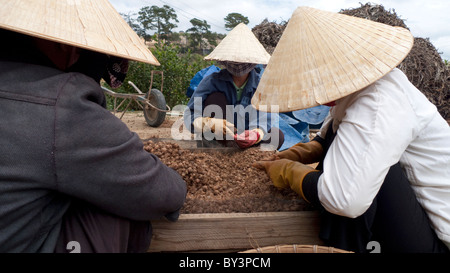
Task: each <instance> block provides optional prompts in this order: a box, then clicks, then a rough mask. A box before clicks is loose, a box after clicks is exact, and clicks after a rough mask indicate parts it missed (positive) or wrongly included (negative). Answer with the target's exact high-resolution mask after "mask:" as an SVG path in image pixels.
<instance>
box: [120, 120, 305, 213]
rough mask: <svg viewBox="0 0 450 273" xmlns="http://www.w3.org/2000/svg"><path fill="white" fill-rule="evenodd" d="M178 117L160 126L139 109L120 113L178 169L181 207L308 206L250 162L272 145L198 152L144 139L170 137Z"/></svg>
mask: <svg viewBox="0 0 450 273" xmlns="http://www.w3.org/2000/svg"><path fill="white" fill-rule="evenodd" d="M179 118H180V117H166V120H165V121H164V123H163V124H162V125H161V126H160V127H158V128H152V127H150V126H148V125H147V124H146V123H145V119H144V116H143V114H142V113H139V112H134V113H126V114H125V115H124V117H123V118H122V121H124V122H125V124H127V125H128V126H129V128H130V130H132V131H134V132H136V133H137V134H138V135H139V136H140V138H141V139H143V142H144V149H145V150H146V151H148V152H150V153H152V154H154V155H156V156H158V158H159V159H161V161H162V162H164V163H165V164H166V165H167V166H169V167H171V168H172V169H174V170H175V171H177V172H178V173H179V174H180V175H181V176H182V177H183V179H184V180H185V181H186V183H187V186H188V192H187V196H186V202H185V204H184V206H183V208H182V209H181V213H184V214H189V213H233V212H236V213H239V212H243V213H250V212H274V211H300V210H309V209H311V207H310V206H309V205H308V204H307V203H306V202H305V201H304V200H303V199H301V198H300V197H299V196H298V195H297V194H296V193H295V192H293V191H292V190H290V189H285V190H280V189H277V188H276V187H274V186H273V184H272V182H271V181H270V178H269V177H268V176H267V174H266V173H265V172H264V171H261V170H258V169H255V168H253V167H252V166H251V164H252V163H253V162H255V161H257V160H260V159H262V158H265V157H267V156H269V155H270V154H272V153H273V151H262V150H261V149H260V148H258V147H254V148H250V149H246V150H233V151H232V152H218V151H211V152H197V151H195V150H190V149H182V148H180V145H178V144H177V143H174V142H172V141H171V142H169V141H157V142H154V141H152V140H146V139H149V138H155V137H159V138H170V137H171V132H170V131H171V130H170V128H171V127H172V125H173V124H174V122H176V120H177V119H179Z"/></svg>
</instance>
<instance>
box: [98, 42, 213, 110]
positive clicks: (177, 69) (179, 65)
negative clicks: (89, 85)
mask: <svg viewBox="0 0 450 273" xmlns="http://www.w3.org/2000/svg"><path fill="white" fill-rule="evenodd" d="M181 51H182V49H181V48H180V47H179V46H177V45H174V44H169V43H158V44H156V47H155V48H154V49H153V50H152V53H153V55H154V56H155V57H156V59H158V61H159V63H160V64H161V65H160V66H153V65H150V64H145V63H141V62H134V61H133V62H130V67H129V70H128V74H127V77H126V78H125V82H124V84H123V85H122V86H121V87H120V88H118V89H115V90H114V92H117V93H137V92H136V91H135V89H134V88H133V87H132V86H131V85H130V84H128V81H131V82H133V83H134V84H135V85H136V86H137V87H138V88H139V89H140V90H141V91H142V92H144V93H145V92H147V91H148V90H149V88H150V79H151V71H152V70H156V71H163V72H164V82H163V88H162V89H163V90H162V92H163V94H164V98H165V99H166V103H167V104H168V105H169V106H170V107H171V108H172V107H174V106H175V105H179V104H187V102H188V100H189V98H188V97H186V90H187V88H188V87H189V84H190V81H191V79H192V77H194V75H195V73H197V72H198V71H199V70H201V69H203V68H205V67H208V66H210V65H212V64H213V63H214V62H211V61H205V60H203V56H201V55H199V54H193V53H191V52H190V50H188V51H187V52H186V53H181ZM161 78H162V77H161V75H159V74H154V76H153V86H152V88H156V89H158V90H161ZM106 87H107V88H109V87H108V86H106ZM107 99H108V109H110V110H112V109H113V103H114V102H113V99H112V98H111V97H110V96H108V98H107ZM119 103H120V99H118V102H117V104H119ZM126 104H127V103H124V106H123V107H122V109H120V110H123V109H124V108H125V106H126ZM130 109H133V110H141V109H140V107H139V106H137V105H133V106H132V107H131V106H130V108H129V110H130Z"/></svg>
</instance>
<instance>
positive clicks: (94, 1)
mask: <svg viewBox="0 0 450 273" xmlns="http://www.w3.org/2000/svg"><path fill="white" fill-rule="evenodd" d="M0 28H3V29H7V30H11V31H15V32H19V33H23V34H26V35H30V36H34V37H39V38H42V39H46V40H50V41H55V42H59V43H63V44H68V45H73V46H76V47H80V48H85V49H89V50H93V51H97V52H101V53H105V54H108V55H113V56H117V57H122V58H125V59H129V60H135V61H140V62H145V63H150V64H153V65H159V62H158V60H157V59H156V58H155V57H154V56H153V55H152V53H151V52H150V50H149V49H148V47H147V46H146V45H145V43H144V41H142V40H141V39H140V38H139V36H138V35H137V34H136V33H135V32H134V31H133V30H132V29H131V27H130V26H128V24H127V23H126V22H125V20H124V19H123V18H122V17H121V16H120V14H119V13H118V12H117V11H116V10H115V9H114V7H113V6H112V5H111V4H110V3H109V2H108V1H107V0H8V1H2V8H1V9H0Z"/></svg>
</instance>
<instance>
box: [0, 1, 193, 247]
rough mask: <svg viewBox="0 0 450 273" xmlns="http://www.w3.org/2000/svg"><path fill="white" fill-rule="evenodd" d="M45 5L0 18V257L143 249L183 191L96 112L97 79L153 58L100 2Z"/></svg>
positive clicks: (99, 105) (106, 115)
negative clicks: (156, 224) (3, 254)
mask: <svg viewBox="0 0 450 273" xmlns="http://www.w3.org/2000/svg"><path fill="white" fill-rule="evenodd" d="M47 2H52V1H36V2H33V4H32V5H28V4H27V5H23V4H22V3H21V2H20V1H10V2H9V3H14V5H12V6H11V7H12V8H10V9H2V10H1V11H0V28H1V29H0V34H1V37H2V45H1V46H0V47H1V48H0V49H1V50H0V109H1V113H2V114H1V115H0V127H1V132H2V133H1V134H0V166H1V168H0V169H1V170H0V196H1V197H0V252H71V251H72V252H145V251H146V250H147V249H148V247H149V244H150V241H151V235H152V229H151V222H150V221H151V220H154V219H159V218H162V217H164V216H165V217H166V218H168V219H169V220H172V221H176V220H177V219H178V215H179V210H180V208H181V207H182V205H183V203H184V200H185V196H186V184H185V182H184V181H183V180H182V178H181V176H179V175H178V174H177V173H176V172H175V171H174V170H172V169H170V168H169V167H167V166H166V165H164V164H163V163H162V162H161V161H160V160H159V159H158V158H157V157H156V156H155V155H153V154H150V153H148V152H146V151H144V149H143V144H142V141H141V140H140V139H139V137H138V136H137V135H136V134H135V133H133V132H131V131H130V130H129V129H128V128H127V126H126V125H125V124H124V123H122V122H121V121H120V120H119V119H118V118H116V117H115V116H114V115H112V114H111V113H110V112H109V111H108V110H107V109H105V106H106V100H105V96H104V94H103V92H102V89H101V87H100V84H99V82H100V80H101V79H102V78H103V79H104V80H105V81H106V82H108V83H110V85H111V86H112V87H117V86H119V85H120V84H121V82H122V81H123V79H124V77H125V75H126V72H127V63H128V61H127V60H128V59H130V60H137V61H142V62H147V63H152V64H155V65H158V62H157V60H156V59H155V58H154V57H153V56H152V55H151V53H150V51H149V50H148V49H147V48H146V47H145V45H143V43H142V42H141V41H140V39H139V38H138V37H137V35H136V34H135V33H134V32H133V31H132V30H131V29H130V28H129V27H128V25H127V24H126V23H125V22H124V21H123V20H122V19H121V18H120V15H119V14H118V13H117V12H116V11H115V10H114V9H113V8H112V6H111V5H110V4H109V3H108V2H107V1H106V0H105V1H98V0H97V1H77V2H73V3H72V4H71V5H69V4H67V5H66V6H65V7H64V8H61V7H59V8H58V9H56V8H55V9H54V10H49V9H52V7H53V5H48V4H46V3H47ZM59 4H60V5H64V4H62V3H61V2H59ZM72 9H73V10H72ZM75 9H76V10H77V12H70V11H71V10H72V11H75ZM40 10H42V11H44V10H45V11H46V12H47V15H48V14H52V17H51V18H49V17H48V16H46V17H45V18H44V16H42V15H36V14H35V12H38V11H40ZM62 10H64V11H67V13H64V14H59V12H60V11H62ZM99 10H101V12H96V11H99ZM90 12H94V13H95V16H94V15H93V14H91V13H90ZM4 13H8V16H6V14H4ZM15 14H17V16H16V15H15ZM19 14H20V16H19ZM27 14H28V16H27ZM75 14H78V15H77V16H79V18H78V17H77V18H76V19H77V20H74V17H73V16H75ZM31 15H33V16H31ZM30 18H32V19H33V20H30ZM86 18H89V20H86V21H84V20H85V19H86ZM58 20H59V21H58ZM47 22H52V23H51V25H48V24H50V23H48V24H47ZM68 22H70V25H71V28H70V29H64V28H63V27H64V26H67V25H68V24H67V23H68ZM78 23H79V24H80V25H77V24H78ZM46 24H47V25H46ZM81 25H82V26H81ZM100 25H102V26H103V27H104V28H105V27H106V26H108V27H110V30H111V29H116V30H117V29H120V34H117V35H115V33H106V32H104V31H103V29H102V30H101V31H100V28H98V26H100ZM78 27H79V28H78ZM82 30H83V31H82ZM19 33H20V34H19ZM83 35H85V36H83ZM40 37H43V39H42V38H40ZM80 37H81V38H80ZM78 38H79V39H78ZM77 39H78V40H77Z"/></svg>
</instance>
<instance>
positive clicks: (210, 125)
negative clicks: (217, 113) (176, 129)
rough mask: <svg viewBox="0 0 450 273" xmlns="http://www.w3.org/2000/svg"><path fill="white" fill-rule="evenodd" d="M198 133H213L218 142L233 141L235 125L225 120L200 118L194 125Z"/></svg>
mask: <svg viewBox="0 0 450 273" xmlns="http://www.w3.org/2000/svg"><path fill="white" fill-rule="evenodd" d="M192 125H193V126H194V128H195V130H196V131H199V132H207V131H211V132H212V133H214V135H215V139H216V140H224V139H228V140H231V139H233V138H234V131H235V128H234V125H233V124H232V123H230V122H228V121H227V120H225V119H218V118H210V117H198V118H196V119H195V120H194V122H193V123H192Z"/></svg>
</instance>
